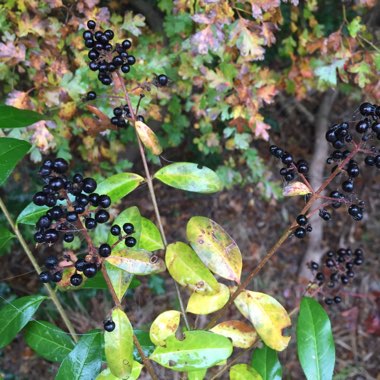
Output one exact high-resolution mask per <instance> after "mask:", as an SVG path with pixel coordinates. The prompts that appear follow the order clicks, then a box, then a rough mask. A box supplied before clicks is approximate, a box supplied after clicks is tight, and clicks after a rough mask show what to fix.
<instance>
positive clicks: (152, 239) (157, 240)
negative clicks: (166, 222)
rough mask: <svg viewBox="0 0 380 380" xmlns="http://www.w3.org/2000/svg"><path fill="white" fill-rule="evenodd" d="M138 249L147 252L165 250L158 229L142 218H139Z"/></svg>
mask: <svg viewBox="0 0 380 380" xmlns="http://www.w3.org/2000/svg"><path fill="white" fill-rule="evenodd" d="M140 248H142V249H145V250H147V251H157V250H158V249H164V248H165V247H164V243H163V241H162V237H161V234H160V231H159V229H158V228H157V227H156V225H155V224H154V223H153V222H152V221H150V220H149V219H147V218H144V217H141V237H140Z"/></svg>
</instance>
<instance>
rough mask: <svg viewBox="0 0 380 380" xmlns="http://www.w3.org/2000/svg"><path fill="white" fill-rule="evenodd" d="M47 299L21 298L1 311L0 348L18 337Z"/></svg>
mask: <svg viewBox="0 0 380 380" xmlns="http://www.w3.org/2000/svg"><path fill="white" fill-rule="evenodd" d="M45 299H46V297H43V296H26V297H21V298H18V299H16V300H14V301H12V302H9V303H7V304H6V305H5V306H3V307H2V308H1V309H0V348H1V347H4V346H6V345H7V344H8V343H10V342H11V341H12V340H13V339H14V338H15V337H16V335H17V334H18V333H19V332H20V331H21V330H22V328H23V327H24V326H25V325H26V324H27V323H28V322H29V321H30V320H31V318H32V317H33V315H34V313H35V312H36V311H37V309H38V308H39V306H40V305H41V303H42V301H44V300H45Z"/></svg>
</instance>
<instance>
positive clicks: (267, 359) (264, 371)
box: [251, 345, 282, 380]
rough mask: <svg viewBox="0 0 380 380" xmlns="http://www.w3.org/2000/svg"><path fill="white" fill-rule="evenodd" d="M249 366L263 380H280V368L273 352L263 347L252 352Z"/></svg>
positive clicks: (276, 356)
mask: <svg viewBox="0 0 380 380" xmlns="http://www.w3.org/2000/svg"><path fill="white" fill-rule="evenodd" d="M251 366H252V367H253V368H254V369H255V370H256V371H257V372H258V373H259V374H260V375H261V377H262V378H263V380H281V379H282V368H281V364H280V362H279V360H278V355H277V352H276V351H275V350H272V349H271V348H269V347H268V346H266V345H264V347H263V348H256V349H255V351H254V352H253V356H252V362H251Z"/></svg>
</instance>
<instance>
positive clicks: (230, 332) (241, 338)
mask: <svg viewBox="0 0 380 380" xmlns="http://www.w3.org/2000/svg"><path fill="white" fill-rule="evenodd" d="M210 331H212V332H214V333H215V334H220V335H223V336H225V337H227V338H230V339H231V340H232V344H233V345H234V347H239V348H248V347H251V346H252V344H253V343H255V341H256V339H257V333H256V331H255V329H254V328H253V327H252V326H250V325H247V324H246V323H244V322H241V321H224V322H222V323H219V324H218V325H216V326H214V327H213V328H212V329H210Z"/></svg>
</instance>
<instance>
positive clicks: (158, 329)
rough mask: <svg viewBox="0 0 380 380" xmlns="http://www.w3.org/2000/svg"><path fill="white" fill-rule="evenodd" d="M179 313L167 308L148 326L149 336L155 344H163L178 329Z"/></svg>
mask: <svg viewBox="0 0 380 380" xmlns="http://www.w3.org/2000/svg"><path fill="white" fill-rule="evenodd" d="M180 317H181V313H180V312H179V311H177V310H168V311H164V312H163V313H161V314H160V315H159V316H158V317H157V318H156V319H155V320H154V321H153V323H152V325H151V326H150V331H149V337H150V340H151V341H152V342H153V343H154V344H155V345H156V346H164V345H165V341H166V339H167V338H168V337H169V336H171V335H174V334H175V332H176V331H177V329H178V326H179V321H180Z"/></svg>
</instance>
